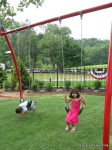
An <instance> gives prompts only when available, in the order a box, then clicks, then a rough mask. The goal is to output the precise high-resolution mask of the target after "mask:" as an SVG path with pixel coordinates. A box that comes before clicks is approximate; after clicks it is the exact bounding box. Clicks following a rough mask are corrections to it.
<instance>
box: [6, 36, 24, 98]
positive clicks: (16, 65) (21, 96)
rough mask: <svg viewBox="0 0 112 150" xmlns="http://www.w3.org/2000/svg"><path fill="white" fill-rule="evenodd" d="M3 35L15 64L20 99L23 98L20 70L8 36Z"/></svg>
mask: <svg viewBox="0 0 112 150" xmlns="http://www.w3.org/2000/svg"><path fill="white" fill-rule="evenodd" d="M4 36H5V39H6V41H7V44H8V46H9V48H10V51H11V55H12V58H13V60H14V64H15V68H16V72H17V77H18V82H19V91H20V99H23V91H22V83H21V78H20V71H19V67H18V63H17V61H16V57H15V54H14V50H13V48H12V45H11V43H10V41H9V38H8V36H7V34H5V35H4Z"/></svg>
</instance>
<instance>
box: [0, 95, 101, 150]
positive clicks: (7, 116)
mask: <svg viewBox="0 0 112 150" xmlns="http://www.w3.org/2000/svg"><path fill="white" fill-rule="evenodd" d="M85 98H86V101H87V105H86V106H85V107H84V110H83V112H82V114H81V115H80V116H79V119H80V123H79V124H78V125H77V130H76V132H75V133H71V132H65V131H64V128H65V126H66V123H65V121H64V120H65V116H66V112H65V109H64V106H65V104H64V100H63V96H62V95H54V96H38V97H32V100H34V101H37V103H38V105H37V109H36V110H35V111H31V112H29V113H27V114H26V115H24V116H23V117H21V118H17V114H16V113H15V108H16V107H17V105H18V104H19V100H18V99H11V100H1V101H0V150H12V149H16V150H74V149H75V148H76V149H77V150H82V149H83V150H91V149H95V150H99V149H101V147H95V148H94V147H90V146H89V145H93V144H98V145H101V144H102V127H103V122H102V120H103V108H104V107H103V105H104V97H103V96H85ZM83 144H84V145H86V144H87V145H88V146H83V147H82V146H81V145H83Z"/></svg>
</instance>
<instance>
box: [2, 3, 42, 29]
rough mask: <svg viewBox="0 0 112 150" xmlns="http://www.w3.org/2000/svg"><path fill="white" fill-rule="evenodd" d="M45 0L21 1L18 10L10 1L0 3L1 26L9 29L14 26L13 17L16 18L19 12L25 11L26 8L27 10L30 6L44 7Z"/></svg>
mask: <svg viewBox="0 0 112 150" xmlns="http://www.w3.org/2000/svg"><path fill="white" fill-rule="evenodd" d="M43 2H44V0H20V1H19V4H18V7H17V8H16V10H15V9H14V7H13V6H11V4H10V3H9V2H8V0H1V1H0V24H2V25H4V26H5V27H8V26H9V25H11V24H12V17H14V16H15V15H16V13H17V11H23V10H24V8H27V7H28V6H29V5H30V4H33V5H35V6H36V7H39V6H41V5H42V3H43Z"/></svg>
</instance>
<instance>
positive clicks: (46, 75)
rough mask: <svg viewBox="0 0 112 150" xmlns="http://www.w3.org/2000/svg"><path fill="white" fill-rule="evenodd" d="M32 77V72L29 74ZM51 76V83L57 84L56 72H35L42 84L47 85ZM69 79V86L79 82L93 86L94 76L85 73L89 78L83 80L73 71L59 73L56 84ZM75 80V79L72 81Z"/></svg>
mask: <svg viewBox="0 0 112 150" xmlns="http://www.w3.org/2000/svg"><path fill="white" fill-rule="evenodd" d="M7 77H8V80H11V76H10V74H9V73H8V74H7ZM31 77H32V74H31ZM50 77H51V79H52V80H51V84H52V86H57V74H56V73H35V78H34V79H35V80H38V81H44V85H47V84H48V83H49V78H50ZM64 79H65V81H70V82H71V86H77V85H79V84H81V85H82V86H89V87H94V82H95V80H94V78H93V77H92V76H91V75H87V74H86V76H85V80H86V79H90V81H83V80H84V76H83V77H81V74H73V73H68V74H65V77H64V74H63V73H61V74H60V75H59V80H58V85H59V86H64V85H65V81H64ZM74 80H77V81H74ZM100 82H101V84H102V87H105V86H106V80H100Z"/></svg>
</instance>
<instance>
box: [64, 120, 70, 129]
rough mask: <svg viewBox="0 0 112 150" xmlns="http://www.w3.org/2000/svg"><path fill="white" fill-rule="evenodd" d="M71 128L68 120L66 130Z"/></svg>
mask: <svg viewBox="0 0 112 150" xmlns="http://www.w3.org/2000/svg"><path fill="white" fill-rule="evenodd" d="M69 129H70V123H68V122H67V126H66V128H65V131H68V130H69Z"/></svg>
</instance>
